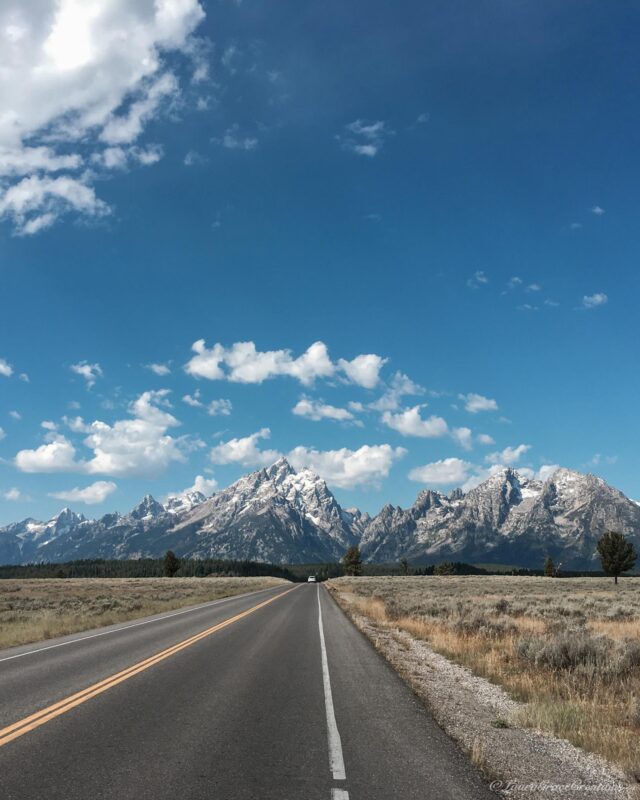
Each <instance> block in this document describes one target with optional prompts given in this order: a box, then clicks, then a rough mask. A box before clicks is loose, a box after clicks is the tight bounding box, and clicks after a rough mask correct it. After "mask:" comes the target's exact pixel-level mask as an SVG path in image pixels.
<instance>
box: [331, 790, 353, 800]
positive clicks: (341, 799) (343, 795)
mask: <svg viewBox="0 0 640 800" xmlns="http://www.w3.org/2000/svg"><path fill="white" fill-rule="evenodd" d="M331 800H349V792H347V791H346V790H345V789H332V790H331Z"/></svg>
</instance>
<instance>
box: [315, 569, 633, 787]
mask: <svg viewBox="0 0 640 800" xmlns="http://www.w3.org/2000/svg"><path fill="white" fill-rule="evenodd" d="M330 586H331V589H332V591H334V592H336V593H337V594H338V595H341V596H342V598H343V600H345V601H346V602H347V603H349V604H350V605H351V606H352V607H353V608H354V610H356V611H358V612H359V613H361V614H363V615H365V616H366V617H368V618H369V619H370V620H371V621H373V622H375V623H376V624H379V625H385V626H388V625H391V626H395V627H397V628H400V629H402V630H404V631H407V632H408V633H410V634H412V635H413V636H415V637H417V638H419V639H423V640H425V641H426V642H427V643H428V644H429V645H430V646H431V647H432V648H433V649H434V650H436V651H437V652H439V653H442V654H443V655H445V656H447V657H449V658H450V659H452V660H454V661H456V662H458V663H461V664H463V665H465V666H466V667H468V668H469V669H471V670H472V671H473V672H474V673H476V674H478V675H481V676H483V677H485V678H487V679H489V680H490V681H493V682H494V683H497V684H500V685H501V686H503V687H504V688H505V689H507V690H508V691H509V692H510V693H511V694H512V696H514V697H515V698H517V699H519V700H522V701H524V702H526V704H527V705H526V706H525V707H524V710H523V711H522V713H521V715H520V717H519V718H518V719H517V720H513V721H512V723H513V724H519V725H523V726H529V727H536V728H540V729H543V730H547V731H551V732H553V733H555V734H556V735H558V736H561V737H563V738H566V739H568V740H570V741H571V742H573V743H574V744H576V745H578V746H580V747H583V748H584V749H586V750H589V751H592V752H595V753H599V754H601V755H603V756H605V757H606V758H608V759H610V760H611V761H614V762H615V763H617V764H619V765H621V766H622V767H624V768H625V769H627V770H630V771H631V772H633V773H634V774H636V775H637V776H638V779H640V578H622V579H621V580H620V584H619V585H618V586H617V587H616V586H614V584H613V580H611V579H605V578H602V579H600V578H566V579H555V578H532V577H510V576H490V577H476V576H464V577H463V576H460V577H456V576H433V577H432V576H429V577H415V578H414V577H386V578H385V577H381V578H339V579H335V580H332V581H331V582H330Z"/></svg>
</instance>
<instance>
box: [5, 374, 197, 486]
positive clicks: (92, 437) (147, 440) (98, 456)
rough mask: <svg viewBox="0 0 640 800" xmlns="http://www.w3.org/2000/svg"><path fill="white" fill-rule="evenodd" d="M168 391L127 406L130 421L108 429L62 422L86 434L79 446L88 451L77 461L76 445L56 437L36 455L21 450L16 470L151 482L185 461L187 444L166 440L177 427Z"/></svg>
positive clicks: (95, 424)
mask: <svg viewBox="0 0 640 800" xmlns="http://www.w3.org/2000/svg"><path fill="white" fill-rule="evenodd" d="M168 394H169V392H168V390H166V389H160V390H158V391H150V392H143V394H141V395H140V397H138V398H137V399H136V400H135V401H134V402H132V403H131V404H130V405H129V413H130V415H131V418H130V419H122V420H116V421H115V422H114V423H112V424H109V423H106V422H102V421H101V420H95V421H93V422H90V423H87V422H85V421H84V420H83V419H82V418H81V417H75V418H73V419H66V420H65V422H66V424H67V427H68V428H69V430H70V431H71V432H72V433H74V434H84V437H85V438H84V439H83V441H82V444H83V445H84V446H85V447H86V448H89V449H90V450H91V451H92V455H91V457H89V458H85V459H82V458H79V457H78V455H77V450H76V447H75V445H74V444H73V443H72V442H71V441H69V439H68V438H67V437H66V436H64V435H62V434H60V433H58V432H56V431H50V432H49V433H48V434H47V437H46V438H47V442H46V443H45V444H43V445H41V446H40V447H38V448H36V449H34V450H21V451H20V452H19V453H17V454H16V457H15V464H16V466H17V468H18V469H19V470H21V471H22V472H83V473H87V474H90V475H97V474H102V475H111V476H114V477H120V476H121V477H125V476H141V477H143V476H144V477H153V476H155V475H157V474H159V473H160V472H162V471H163V470H164V469H166V468H167V467H168V466H169V464H171V463H172V462H173V461H184V460H185V450H187V449H188V448H189V447H190V446H191V443H190V442H189V441H188V440H187V439H186V438H185V437H181V438H176V437H174V436H171V435H170V434H169V430H170V429H171V428H174V427H177V426H178V425H179V424H180V423H179V422H178V420H177V419H176V418H175V417H174V416H173V415H172V414H171V413H170V412H169V411H168V410H167V408H168Z"/></svg>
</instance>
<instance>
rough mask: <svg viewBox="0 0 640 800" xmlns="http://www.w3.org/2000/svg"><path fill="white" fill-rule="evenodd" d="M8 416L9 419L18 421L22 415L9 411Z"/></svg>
mask: <svg viewBox="0 0 640 800" xmlns="http://www.w3.org/2000/svg"><path fill="white" fill-rule="evenodd" d="M9 416H10V417H11V419H15V420H19V419H22V414H21V413H20V412H19V411H10V412H9Z"/></svg>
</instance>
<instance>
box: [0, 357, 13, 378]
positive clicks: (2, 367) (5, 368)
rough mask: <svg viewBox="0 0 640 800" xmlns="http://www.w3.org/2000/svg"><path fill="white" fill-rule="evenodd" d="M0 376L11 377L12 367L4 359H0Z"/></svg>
mask: <svg viewBox="0 0 640 800" xmlns="http://www.w3.org/2000/svg"><path fill="white" fill-rule="evenodd" d="M0 375H2V376H3V377H4V378H10V377H11V376H12V375H13V367H12V366H11V364H9V362H8V361H5V359H4V358H0Z"/></svg>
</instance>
